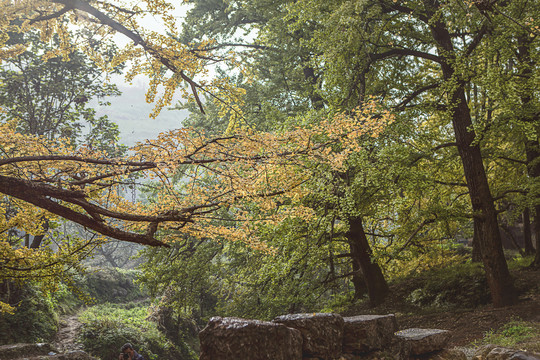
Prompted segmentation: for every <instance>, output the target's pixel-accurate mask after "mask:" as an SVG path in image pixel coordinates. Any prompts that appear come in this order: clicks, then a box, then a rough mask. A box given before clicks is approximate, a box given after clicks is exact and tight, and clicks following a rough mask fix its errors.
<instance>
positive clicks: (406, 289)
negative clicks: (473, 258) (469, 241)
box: [344, 267, 540, 352]
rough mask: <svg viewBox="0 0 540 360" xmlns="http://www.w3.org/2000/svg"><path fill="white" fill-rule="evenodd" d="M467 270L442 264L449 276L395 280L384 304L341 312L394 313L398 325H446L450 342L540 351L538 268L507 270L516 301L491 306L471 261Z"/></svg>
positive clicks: (458, 344) (425, 276) (433, 326)
mask: <svg viewBox="0 0 540 360" xmlns="http://www.w3.org/2000/svg"><path fill="white" fill-rule="evenodd" d="M467 270H468V271H467V272H466V274H465V273H464V274H459V270H455V269H451V271H449V270H448V269H443V270H442V272H445V273H446V274H448V275H447V276H448V278H444V277H442V278H441V272H434V273H433V274H431V275H421V276H418V277H413V278H410V279H406V280H403V281H399V282H396V283H394V284H392V285H391V289H392V295H390V297H389V299H387V301H385V303H384V304H382V305H380V306H377V307H374V308H370V307H369V306H368V304H365V303H361V304H357V305H355V306H353V307H351V308H349V309H347V310H346V311H345V312H344V314H345V315H353V314H359V313H373V314H389V313H393V314H396V317H397V319H398V325H399V328H400V329H406V328H413V327H417V328H436V329H445V330H450V331H451V333H452V336H451V339H450V344H449V346H450V347H453V346H459V347H474V346H480V345H483V344H488V343H491V344H496V345H501V346H506V347H511V348H516V349H522V350H529V351H534V352H540V269H532V268H527V267H523V268H519V269H514V270H512V271H511V272H512V275H513V276H514V278H515V279H516V287H517V291H519V294H520V295H519V301H518V303H516V304H515V305H512V306H507V307H502V308H494V307H493V306H492V305H490V304H489V298H488V297H485V296H482V294H488V293H487V292H485V291H486V290H487V288H486V285H485V280H484V279H483V278H482V276H481V275H482V274H481V272H478V273H476V272H475V271H472V272H470V270H471V269H470V267H468V269H467ZM456 272H457V274H456ZM452 274H453V275H452ZM437 279H438V280H437ZM452 279H454V280H452ZM453 281H457V282H458V283H454V282H453Z"/></svg>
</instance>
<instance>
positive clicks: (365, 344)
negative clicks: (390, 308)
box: [343, 314, 398, 354]
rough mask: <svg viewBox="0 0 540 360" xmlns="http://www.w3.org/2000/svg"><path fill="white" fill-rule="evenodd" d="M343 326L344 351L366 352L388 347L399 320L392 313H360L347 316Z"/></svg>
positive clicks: (353, 352)
mask: <svg viewBox="0 0 540 360" xmlns="http://www.w3.org/2000/svg"><path fill="white" fill-rule="evenodd" d="M343 320H344V328H343V352H344V353H352V354H357V353H366V352H370V351H374V350H379V349H383V348H387V347H389V346H390V345H391V344H392V341H393V339H394V333H395V332H396V331H397V329H398V326H397V320H396V317H395V316H394V315H393V314H390V315H359V316H352V317H345V318H343Z"/></svg>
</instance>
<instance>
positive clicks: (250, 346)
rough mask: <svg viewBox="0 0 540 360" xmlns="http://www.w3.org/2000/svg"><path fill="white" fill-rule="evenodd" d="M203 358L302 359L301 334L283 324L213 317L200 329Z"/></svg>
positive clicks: (225, 359) (229, 359)
mask: <svg viewBox="0 0 540 360" xmlns="http://www.w3.org/2000/svg"><path fill="white" fill-rule="evenodd" d="M199 340H200V344H201V353H200V357H199V359H200V360H301V359H302V335H301V334H300V332H299V331H298V330H295V329H291V328H288V327H287V326H285V325H283V324H278V323H274V322H268V321H259V320H245V319H239V318H221V317H213V318H212V319H210V321H209V322H208V324H207V325H206V327H205V328H204V329H203V330H202V331H201V332H200V333H199Z"/></svg>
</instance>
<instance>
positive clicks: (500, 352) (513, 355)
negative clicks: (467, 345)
mask: <svg viewBox="0 0 540 360" xmlns="http://www.w3.org/2000/svg"><path fill="white" fill-rule="evenodd" d="M473 359H477V360H540V354H536V353H531V352H528V351H521V350H515V349H509V348H505V347H502V346H497V345H493V344H488V345H484V346H481V347H479V348H478V349H477V350H476V351H475V353H474V357H473Z"/></svg>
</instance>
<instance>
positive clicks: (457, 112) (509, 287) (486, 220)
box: [424, 0, 517, 307]
mask: <svg viewBox="0 0 540 360" xmlns="http://www.w3.org/2000/svg"><path fill="white" fill-rule="evenodd" d="M424 5H425V8H426V12H427V13H429V14H431V16H430V17H431V18H432V20H433V18H434V14H435V13H436V12H437V10H438V9H439V7H440V4H439V2H438V1H436V0H425V1H424ZM429 26H430V28H431V33H432V36H433V38H434V40H435V42H436V44H437V51H438V54H439V56H440V57H441V58H442V59H443V60H442V61H441V69H442V72H443V78H444V80H445V81H448V82H449V83H453V84H454V88H453V89H449V91H448V104H449V106H451V108H450V109H449V111H450V115H451V118H452V126H453V129H454V133H455V137H456V144H457V148H458V152H459V156H460V158H461V162H462V164H463V170H464V175H465V179H466V181H467V187H468V189H469V196H470V199H471V205H472V210H473V215H474V216H475V217H476V219H477V221H478V222H479V224H478V226H479V229H478V230H480V231H479V236H478V245H479V249H480V252H481V253H482V262H483V264H484V270H485V273H486V278H487V282H488V284H489V288H490V291H491V299H492V302H493V306H495V307H502V306H506V305H511V304H513V303H515V302H516V301H517V294H516V291H515V288H514V284H513V280H512V277H511V276H510V272H509V271H508V266H507V263H506V259H505V258H504V253H503V248H502V242H501V235H500V232H499V224H498V221H497V212H496V209H495V204H494V201H493V197H492V195H491V191H490V189H489V183H488V180H487V176H486V173H485V169H484V165H483V162H482V154H481V152H480V147H479V145H478V144H477V143H475V142H474V140H475V136H476V134H475V132H474V130H473V126H472V120H471V114H470V111H469V107H468V104H467V100H466V98H465V83H464V81H463V80H462V79H460V78H459V76H457V74H456V72H455V70H454V68H453V66H452V64H453V63H454V60H455V58H456V52H455V49H454V46H453V44H452V40H451V36H450V33H449V32H448V30H447V29H446V26H445V24H444V23H443V22H442V20H441V18H438V19H437V20H435V21H433V22H430V23H429Z"/></svg>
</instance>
